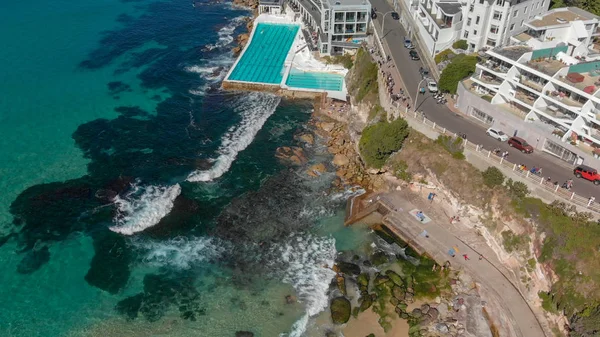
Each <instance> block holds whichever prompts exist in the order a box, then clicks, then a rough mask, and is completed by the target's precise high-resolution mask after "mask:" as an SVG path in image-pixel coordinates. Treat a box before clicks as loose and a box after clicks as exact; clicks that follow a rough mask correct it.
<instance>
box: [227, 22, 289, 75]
mask: <svg viewBox="0 0 600 337" xmlns="http://www.w3.org/2000/svg"><path fill="white" fill-rule="evenodd" d="M298 29H299V26H298V25H284V24H271V23H259V24H258V25H257V26H256V30H255V32H254V36H253V37H252V41H251V42H250V45H249V46H248V47H247V50H246V52H244V55H242V57H241V59H240V60H239V62H238V63H237V65H236V67H235V69H233V71H232V72H231V74H230V75H229V80H232V81H244V82H260V83H272V84H279V83H281V80H282V79H283V63H284V61H285V58H286V56H287V54H288V52H289V50H290V47H291V46H292V43H293V42H294V38H295V37H296V34H297V33H298Z"/></svg>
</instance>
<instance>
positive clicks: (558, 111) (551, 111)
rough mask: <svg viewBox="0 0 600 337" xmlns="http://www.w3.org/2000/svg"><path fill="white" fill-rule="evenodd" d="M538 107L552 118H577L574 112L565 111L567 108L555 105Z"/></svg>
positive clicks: (570, 119) (571, 119)
mask: <svg viewBox="0 0 600 337" xmlns="http://www.w3.org/2000/svg"><path fill="white" fill-rule="evenodd" d="M538 109H539V110H540V111H542V112H544V113H545V114H546V115H548V116H552V117H554V118H559V119H567V120H569V121H573V120H575V118H577V115H575V114H574V113H572V112H567V110H565V109H562V108H560V107H559V106H556V105H548V106H546V107H543V108H538Z"/></svg>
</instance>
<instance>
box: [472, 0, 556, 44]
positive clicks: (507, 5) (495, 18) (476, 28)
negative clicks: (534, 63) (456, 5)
mask: <svg viewBox="0 0 600 337" xmlns="http://www.w3.org/2000/svg"><path fill="white" fill-rule="evenodd" d="M548 6H550V0H512V1H511V0H469V1H468V3H467V4H466V5H465V6H464V7H463V13H464V16H465V17H467V18H468V19H467V20H466V22H465V23H464V24H463V29H462V32H461V38H460V39H463V40H467V43H468V50H469V51H478V50H480V49H482V48H495V47H498V46H502V45H506V44H507V43H508V41H509V38H510V37H511V36H512V35H516V34H519V33H521V32H523V31H524V30H526V29H527V27H526V26H525V22H527V21H529V20H530V19H532V18H534V17H535V16H537V15H540V14H541V13H544V12H546V11H547V9H548Z"/></svg>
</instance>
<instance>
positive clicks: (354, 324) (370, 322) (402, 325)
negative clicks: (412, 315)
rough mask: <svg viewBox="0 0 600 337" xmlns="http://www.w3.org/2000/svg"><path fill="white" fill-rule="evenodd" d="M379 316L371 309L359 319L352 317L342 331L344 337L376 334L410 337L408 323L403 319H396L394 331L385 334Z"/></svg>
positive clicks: (362, 336)
mask: <svg viewBox="0 0 600 337" xmlns="http://www.w3.org/2000/svg"><path fill="white" fill-rule="evenodd" d="M378 320H379V316H378V315H377V314H376V313H374V312H373V310H372V309H369V310H367V311H365V312H361V313H360V314H359V315H358V318H354V317H352V318H351V319H350V321H348V324H347V325H346V326H345V327H344V329H343V330H342V332H343V334H344V337H365V336H368V335H369V334H371V333H372V334H375V336H377V337H408V329H409V326H408V322H407V321H405V320H403V319H399V318H398V319H394V321H393V323H392V329H390V330H389V331H388V332H385V331H384V330H383V328H382V327H381V325H379V323H378Z"/></svg>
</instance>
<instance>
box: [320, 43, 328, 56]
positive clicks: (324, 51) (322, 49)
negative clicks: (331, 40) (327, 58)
mask: <svg viewBox="0 0 600 337" xmlns="http://www.w3.org/2000/svg"><path fill="white" fill-rule="evenodd" d="M321 53H323V54H327V44H323V47H322V48H321Z"/></svg>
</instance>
